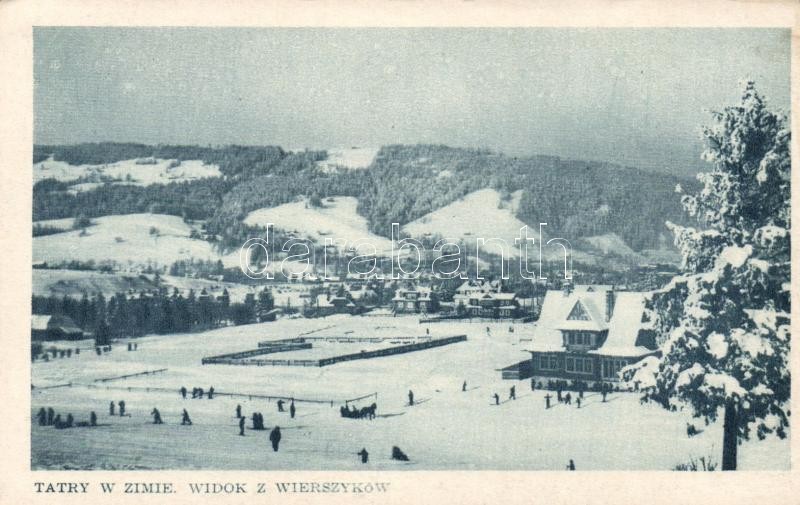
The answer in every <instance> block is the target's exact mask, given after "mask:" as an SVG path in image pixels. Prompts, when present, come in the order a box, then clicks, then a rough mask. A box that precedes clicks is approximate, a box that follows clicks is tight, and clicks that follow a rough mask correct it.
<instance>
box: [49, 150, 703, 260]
mask: <svg viewBox="0 0 800 505" xmlns="http://www.w3.org/2000/svg"><path fill="white" fill-rule="evenodd" d="M51 156H52V157H53V159H54V160H56V161H66V162H68V163H70V164H83V163H87V164H89V163H93V164H99V163H115V162H119V161H122V160H123V159H132V158H147V157H152V158H158V159H176V160H184V161H187V160H201V161H202V162H203V163H209V164H212V163H213V164H214V165H216V166H218V167H219V172H220V173H221V177H208V178H204V179H199V180H192V181H183V182H174V183H170V184H151V185H149V186H141V185H140V186H128V185H124V184H119V183H117V184H114V185H100V186H98V187H94V188H91V189H89V190H87V191H81V192H79V193H77V194H75V192H74V191H73V192H70V191H68V187H67V185H65V183H64V182H63V181H54V180H51V179H44V180H40V181H39V182H38V183H37V184H36V185H35V186H34V219H35V220H40V219H57V218H66V217H74V216H76V215H78V214H83V215H87V216H89V217H97V216H102V215H108V214H125V213H138V212H153V213H166V214H173V215H181V216H183V217H185V218H189V219H202V220H207V226H208V228H209V230H210V231H211V232H213V233H215V234H218V235H220V236H221V237H222V238H223V243H225V244H228V245H230V246H231V247H234V246H235V245H236V244H241V242H242V239H246V237H248V236H250V235H251V233H252V230H251V227H250V226H248V225H247V224H245V219H246V217H247V216H248V214H249V213H251V212H253V211H256V210H259V209H263V208H270V207H275V206H278V205H282V204H286V203H291V202H295V201H298V200H300V199H306V201H308V202H309V204H310V205H322V200H323V199H324V198H328V197H342V196H345V197H354V198H356V199H357V201H358V204H357V212H358V214H360V215H361V216H363V217H365V218H366V221H367V225H368V228H369V230H370V231H371V232H372V233H375V234H377V235H381V236H384V237H388V236H389V235H390V233H391V224H392V223H400V225H401V226H405V225H408V224H409V223H412V222H414V221H415V220H418V219H420V218H423V217H424V216H426V215H428V214H430V213H432V212H435V211H437V210H438V209H441V208H443V207H445V206H447V205H450V204H452V203H454V202H456V201H458V200H460V199H462V198H464V197H465V196H466V195H468V194H470V193H473V192H476V191H479V190H482V189H487V188H489V189H493V190H496V191H497V192H498V193H499V194H500V202H499V203H498V206H504V207H505V208H507V209H508V208H510V206H509V205H508V203H509V202H511V200H512V195H513V200H514V202H513V203H514V205H513V214H514V217H515V218H516V219H518V220H519V221H520V222H522V223H525V224H528V225H529V226H531V228H533V229H535V230H538V226H539V223H547V231H548V232H550V233H552V234H554V235H557V236H560V237H565V238H569V239H571V240H580V239H583V238H588V237H595V236H602V235H608V234H614V235H616V236H618V237H619V238H620V239H621V240H622V241H624V243H625V244H626V245H627V246H628V247H630V248H631V249H632V250H633V251H641V250H643V249H659V248H664V247H668V246H669V242H671V241H669V240H668V239H667V237H668V236H669V235H668V233H667V230H666V228H665V226H664V222H665V221H667V220H671V221H675V222H682V221H684V220H685V219H686V218H685V215H684V214H683V212H682V210H681V206H680V199H679V196H678V195H676V194H675V192H674V190H675V187H676V185H678V184H680V185H681V186H682V187H684V188H685V189H687V190H688V191H690V192H691V191H692V190H693V189H694V188H695V187H696V186H697V182H696V181H695V180H694V179H690V178H682V177H677V176H673V175H665V174H662V173H652V172H645V171H642V170H638V169H634V168H628V167H621V166H617V165H613V164H610V163H604V162H592V161H579V160H566V159H561V158H558V157H553V156H531V157H510V156H506V155H504V154H501V153H496V152H493V151H489V150H485V149H467V148H453V147H448V146H443V145H428V144H420V145H389V146H384V147H381V148H380V149H379V150H378V151H377V153H376V154H375V156H374V159H373V160H372V162H371V164H370V165H369V166H368V167H366V168H363V167H361V168H359V169H348V168H346V167H337V166H336V165H333V164H325V163H324V162H325V160H326V159H327V158H328V153H327V152H326V151H302V152H288V151H284V150H283V149H281V148H280V147H275V146H267V147H257V146H224V147H198V146H145V145H142V144H113V143H102V144H81V145H77V146H35V147H34V161H41V160H42V159H47V158H48V157H51ZM321 166H324V167H325V169H324V170H323V169H321V168H320V167H321ZM474 218H475V219H481V218H482V216H478V215H476V216H475V217H474ZM412 229H413V227H412Z"/></svg>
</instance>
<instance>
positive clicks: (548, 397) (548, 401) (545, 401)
mask: <svg viewBox="0 0 800 505" xmlns="http://www.w3.org/2000/svg"><path fill="white" fill-rule="evenodd" d="M552 397H553V395H551V394H550V393H547V394H546V395H544V405H545V407H544V408H546V409H549V408H550V398H552Z"/></svg>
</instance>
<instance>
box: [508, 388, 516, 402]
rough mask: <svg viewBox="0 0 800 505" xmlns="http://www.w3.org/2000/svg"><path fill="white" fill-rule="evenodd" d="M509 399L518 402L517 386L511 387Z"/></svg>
mask: <svg viewBox="0 0 800 505" xmlns="http://www.w3.org/2000/svg"><path fill="white" fill-rule="evenodd" d="M508 398H509V399H510V400H516V399H517V387H516V386H511V391H509V393H508Z"/></svg>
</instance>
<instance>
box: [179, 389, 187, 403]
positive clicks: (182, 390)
mask: <svg viewBox="0 0 800 505" xmlns="http://www.w3.org/2000/svg"><path fill="white" fill-rule="evenodd" d="M180 391H181V397H182V398H183V399H184V400H185V399H186V386H181V389H180Z"/></svg>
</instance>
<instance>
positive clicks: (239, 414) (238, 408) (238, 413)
mask: <svg viewBox="0 0 800 505" xmlns="http://www.w3.org/2000/svg"><path fill="white" fill-rule="evenodd" d="M241 417H242V406H241V405H238V404H237V405H236V418H237V419H240V418H241Z"/></svg>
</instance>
